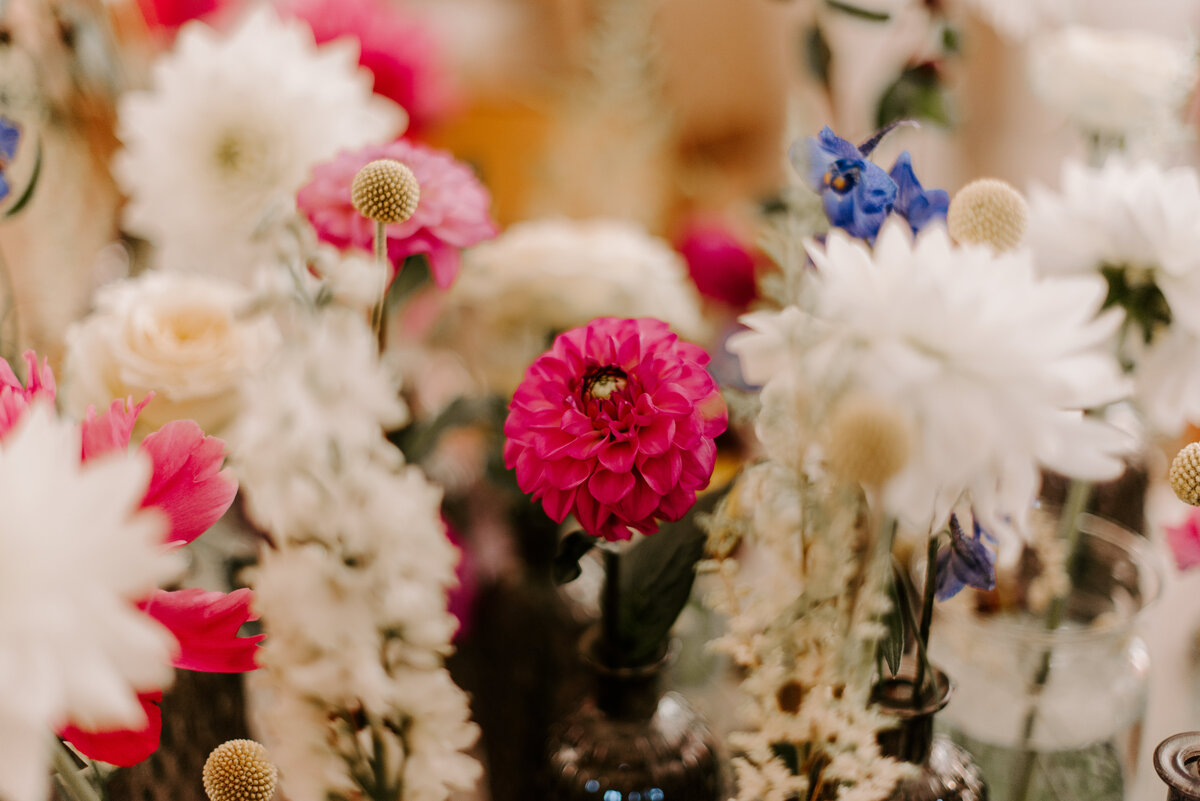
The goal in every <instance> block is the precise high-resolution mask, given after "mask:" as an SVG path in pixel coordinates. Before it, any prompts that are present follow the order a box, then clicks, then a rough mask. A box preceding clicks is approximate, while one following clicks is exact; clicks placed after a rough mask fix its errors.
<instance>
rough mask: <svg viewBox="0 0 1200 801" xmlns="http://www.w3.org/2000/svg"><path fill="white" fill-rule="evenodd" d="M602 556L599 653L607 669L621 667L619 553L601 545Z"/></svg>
mask: <svg viewBox="0 0 1200 801" xmlns="http://www.w3.org/2000/svg"><path fill="white" fill-rule="evenodd" d="M600 552H601V553H602V554H604V595H603V597H602V598H601V600H600V633H601V637H602V642H601V648H600V653H601V654H603V659H604V663H605V664H606V665H607V666H609V667H621V662H622V660H621V636H620V630H621V627H620V614H621V553H620V551H618V550H617V549H616V548H615V547H613V546H611V545H607V544H605V545H601V546H600Z"/></svg>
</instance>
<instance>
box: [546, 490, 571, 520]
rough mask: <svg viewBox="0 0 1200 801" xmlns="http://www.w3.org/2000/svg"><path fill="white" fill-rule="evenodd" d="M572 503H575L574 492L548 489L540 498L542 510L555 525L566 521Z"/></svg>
mask: <svg viewBox="0 0 1200 801" xmlns="http://www.w3.org/2000/svg"><path fill="white" fill-rule="evenodd" d="M573 503H575V490H556V489H548V490H546V494H545V495H544V496H542V509H543V510H545V512H546V515H547V516H548V517H549V518H550V519H551V520H553V521H554V522H555V523H561V522H562V521H563V520H565V519H566V517H567V513H568V512H570V511H571V505H572V504H573Z"/></svg>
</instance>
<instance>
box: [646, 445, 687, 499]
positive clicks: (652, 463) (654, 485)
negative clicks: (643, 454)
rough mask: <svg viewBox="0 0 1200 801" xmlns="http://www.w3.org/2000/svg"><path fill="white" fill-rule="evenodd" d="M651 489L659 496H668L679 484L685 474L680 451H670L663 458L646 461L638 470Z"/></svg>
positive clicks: (658, 457)
mask: <svg viewBox="0 0 1200 801" xmlns="http://www.w3.org/2000/svg"><path fill="white" fill-rule="evenodd" d="M638 469H639V470H640V471H641V474H642V477H643V478H645V479H646V483H647V484H648V485H649V486H650V489H652V490H654V491H655V492H657V493H658V494H659V495H666V494H667V493H668V492H670V491H671V490H672V489H674V488H675V485H676V484H678V483H679V476H680V474H681V473H682V472H683V457H682V456H681V455H680V453H679V451H678V450H674V449H672V450H670V451H668V452H667V453H665V454H663V455H662V456H655V457H652V458H650V459H647V460H645V461H644V462H643V463H642V465H641V466H640V467H639V468H638Z"/></svg>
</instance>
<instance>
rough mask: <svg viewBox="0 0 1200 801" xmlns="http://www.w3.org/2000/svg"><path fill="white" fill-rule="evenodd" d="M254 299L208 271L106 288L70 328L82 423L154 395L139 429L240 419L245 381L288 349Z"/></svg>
mask: <svg viewBox="0 0 1200 801" xmlns="http://www.w3.org/2000/svg"><path fill="white" fill-rule="evenodd" d="M252 300H253V298H252V296H251V294H250V292H249V291H248V290H246V289H245V288H243V287H242V286H241V285H240V284H235V283H232V282H229V281H225V280H222V279H219V278H216V277H214V276H208V275H185V274H180V273H167V272H159V271H152V272H147V273H144V274H142V275H141V276H138V277H137V278H130V279H126V280H123V281H118V282H116V283H113V284H109V285H108V286H105V287H103V288H102V289H101V290H100V292H99V293H98V294H97V296H96V308H95V310H94V311H93V312H92V313H91V314H90V315H89V316H88V317H87V318H86V319H85V320H83V321H82V322H79V323H76V324H75V325H73V326H72V327H71V328H70V329H69V330H68V331H67V355H66V363H65V370H64V382H63V384H64V391H63V398H64V403H65V407H66V408H67V409H68V410H69V411H70V412H71V414H72V415H74V416H75V417H79V418H82V417H83V414H84V412H85V410H86V409H87V407H88V406H94V407H96V408H97V409H103V408H104V407H105V406H107V404H108V403H109V402H110V400H111V399H112V398H124V397H128V396H133V397H134V398H138V399H140V398H142V397H144V396H146V395H147V394H149V393H151V392H153V393H154V398H153V400H151V401H150V403H149V404H148V405H147V406H146V408H145V410H144V411H143V412H142V414H141V416H140V417H139V418H138V425H139V429H144V430H146V431H154V430H157V429H158V428H161V427H162V426H163V425H164V424H165V423H167V422H169V421H171V420H186V419H190V420H195V421H196V422H197V423H199V424H200V426H201V428H203V429H204V430H205V431H207V432H209V433H212V434H215V433H218V432H219V431H220V430H221V429H222V428H223V427H224V426H225V425H226V424H227V423H229V421H230V420H231V419H232V418H233V417H234V415H235V414H236V413H237V405H238V396H237V392H238V387H239V386H240V384H241V383H242V381H244V380H246V378H248V377H249V376H251V375H253V374H254V373H256V372H257V371H258V370H259V369H260V368H261V367H262V366H263V364H264V363H265V362H266V361H267V359H268V358H269V357H270V355H271V353H272V352H274V350H275V349H276V348H277V347H278V346H279V341H280V335H279V330H278V328H277V327H276V326H275V323H274V322H273V321H272V320H271V319H270V318H269V317H268V316H266V315H263V314H258V315H251V314H250V313H249V312H250V307H251V304H252Z"/></svg>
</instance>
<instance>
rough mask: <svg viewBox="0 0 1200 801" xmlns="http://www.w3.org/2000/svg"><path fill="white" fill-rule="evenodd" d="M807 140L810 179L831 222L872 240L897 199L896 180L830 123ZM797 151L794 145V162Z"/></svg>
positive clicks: (851, 232)
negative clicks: (834, 129)
mask: <svg viewBox="0 0 1200 801" xmlns="http://www.w3.org/2000/svg"><path fill="white" fill-rule="evenodd" d="M807 142H808V180H809V183H810V184H811V185H812V187H813V188H814V189H815V190H816V191H818V192H820V193H821V202H822V204H823V205H824V206H825V215H826V216H827V217H828V218H829V222H830V223H831V224H832V225H834V226H836V227H838V228H842V229H845V230H846V232H847V233H849V234H850V235H851V236H856V237H859V238H860V239H865V240H867V241H868V242H873V241H874V240H875V235H876V234H877V233H879V227H880V226H881V225H883V220H884V218H885V217H887V215H888V213H889V212H891V210H892V206H893V204H894V203H895V202H896V183H895V182H894V181H893V180H892V179H891V178H889V177H888V174H887V173H886V172H884V171H883V168H881V167H879V166H878V165H876V164H874V163H872V162H871V161H869V160H868V159H867V154H865V153H863V152H862V151H861V150H859V149H858V148H857V147H855V146H854V145H852V144H850V143H849V142H847V141H846V140H845V139H842V138H841V137H839V136H837V135H836V134H835V133H834V132H833V131H832V130H831V129H830V128H829V126H825V127H824V128H822V129H821V133H820V134H818V135H817V137H816V138H815V139H813V138H811V137H810V138H809V139H808V140H807ZM797 155H798V154H796V153H795V149H794V148H793V153H792V163H793V164H796V163H797V161H798V159H797ZM797 166H799V165H797Z"/></svg>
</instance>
